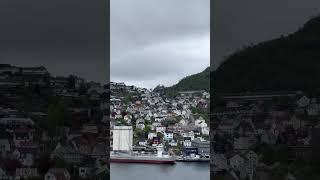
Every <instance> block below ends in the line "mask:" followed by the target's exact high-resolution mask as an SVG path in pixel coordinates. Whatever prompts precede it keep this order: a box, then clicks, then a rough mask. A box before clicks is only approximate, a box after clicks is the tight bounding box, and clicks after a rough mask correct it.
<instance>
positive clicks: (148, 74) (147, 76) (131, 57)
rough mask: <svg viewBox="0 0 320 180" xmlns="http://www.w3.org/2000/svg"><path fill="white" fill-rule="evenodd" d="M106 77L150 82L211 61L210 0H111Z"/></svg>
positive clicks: (169, 79) (170, 80) (169, 81)
mask: <svg viewBox="0 0 320 180" xmlns="http://www.w3.org/2000/svg"><path fill="white" fill-rule="evenodd" d="M110 21H111V23H110V26H111V34H110V36H111V42H110V43H111V60H110V61H111V80H112V81H116V82H118V81H121V82H125V83H127V84H130V85H131V84H134V85H137V86H140V87H147V88H154V87H155V86H156V85H158V84H164V85H166V86H169V85H173V84H175V83H177V82H178V81H179V80H180V79H181V78H183V77H185V76H187V75H191V74H194V73H198V72H201V71H202V70H204V69H205V68H206V67H208V66H209V65H210V6H209V0H196V1H195V0H161V1H159V0H136V1H132V0H111V20H110Z"/></svg>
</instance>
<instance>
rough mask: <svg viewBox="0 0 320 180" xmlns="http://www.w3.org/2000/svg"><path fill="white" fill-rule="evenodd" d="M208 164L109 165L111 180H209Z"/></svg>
mask: <svg viewBox="0 0 320 180" xmlns="http://www.w3.org/2000/svg"><path fill="white" fill-rule="evenodd" d="M209 170H210V165H209V163H197V162H176V164H174V165H169V164H134V163H110V173H111V174H110V178H111V180H189V179H190V180H209V179H210V174H209V173H210V172H209Z"/></svg>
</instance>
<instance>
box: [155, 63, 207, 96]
mask: <svg viewBox="0 0 320 180" xmlns="http://www.w3.org/2000/svg"><path fill="white" fill-rule="evenodd" d="M209 88H210V67H208V68H206V69H205V70H204V71H202V72H200V73H198V74H194V75H190V76H187V77H185V78H183V79H182V80H180V81H179V82H178V83H177V84H175V85H173V86H171V87H166V88H164V87H161V86H158V87H156V88H155V89H154V91H162V92H164V93H166V94H170V95H173V94H175V93H177V92H179V91H194V90H206V91H209Z"/></svg>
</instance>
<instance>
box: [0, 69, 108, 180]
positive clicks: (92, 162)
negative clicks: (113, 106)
mask: <svg viewBox="0 0 320 180" xmlns="http://www.w3.org/2000/svg"><path fill="white" fill-rule="evenodd" d="M109 97H110V91H109V85H102V84H100V83H96V82H91V81H90V82H87V81H86V80H85V79H82V78H79V77H77V76H74V75H70V76H68V77H60V76H59V77H55V76H52V75H51V74H50V73H49V72H48V70H47V69H46V68H45V67H43V66H40V67H17V66H13V65H9V64H0V155H1V156H0V161H1V163H0V179H6V180H9V179H30V180H31V179H45V180H57V179H60V180H71V179H89V178H90V179H96V180H103V179H109V175H108V173H109V165H108V159H109V146H110V145H109V139H108V138H109V125H110V123H109V121H108V118H109V105H108V102H109Z"/></svg>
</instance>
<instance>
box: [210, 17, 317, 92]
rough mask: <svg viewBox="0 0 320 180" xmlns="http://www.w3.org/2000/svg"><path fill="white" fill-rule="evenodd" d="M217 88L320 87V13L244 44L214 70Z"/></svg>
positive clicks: (302, 88)
mask: <svg viewBox="0 0 320 180" xmlns="http://www.w3.org/2000/svg"><path fill="white" fill-rule="evenodd" d="M211 83H213V88H214V90H215V91H216V92H218V93H219V92H221V93H230V92H233V93H236V92H248V91H249V92H254V91H283V90H305V91H313V92H315V91H318V92H319V90H320V16H318V17H314V18H312V19H310V20H309V21H308V22H307V23H305V24H304V25H303V26H302V27H301V28H300V29H299V30H297V31H296V32H294V33H292V34H290V35H288V36H281V37H279V38H277V39H274V40H270V41H266V42H262V43H259V44H257V45H254V46H251V47H247V48H244V49H243V50H240V51H238V52H236V53H234V54H232V55H231V56H229V57H228V58H227V59H226V60H225V61H224V62H223V63H222V64H221V65H220V66H219V68H218V69H217V70H216V71H215V72H214V74H213V79H211Z"/></svg>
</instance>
